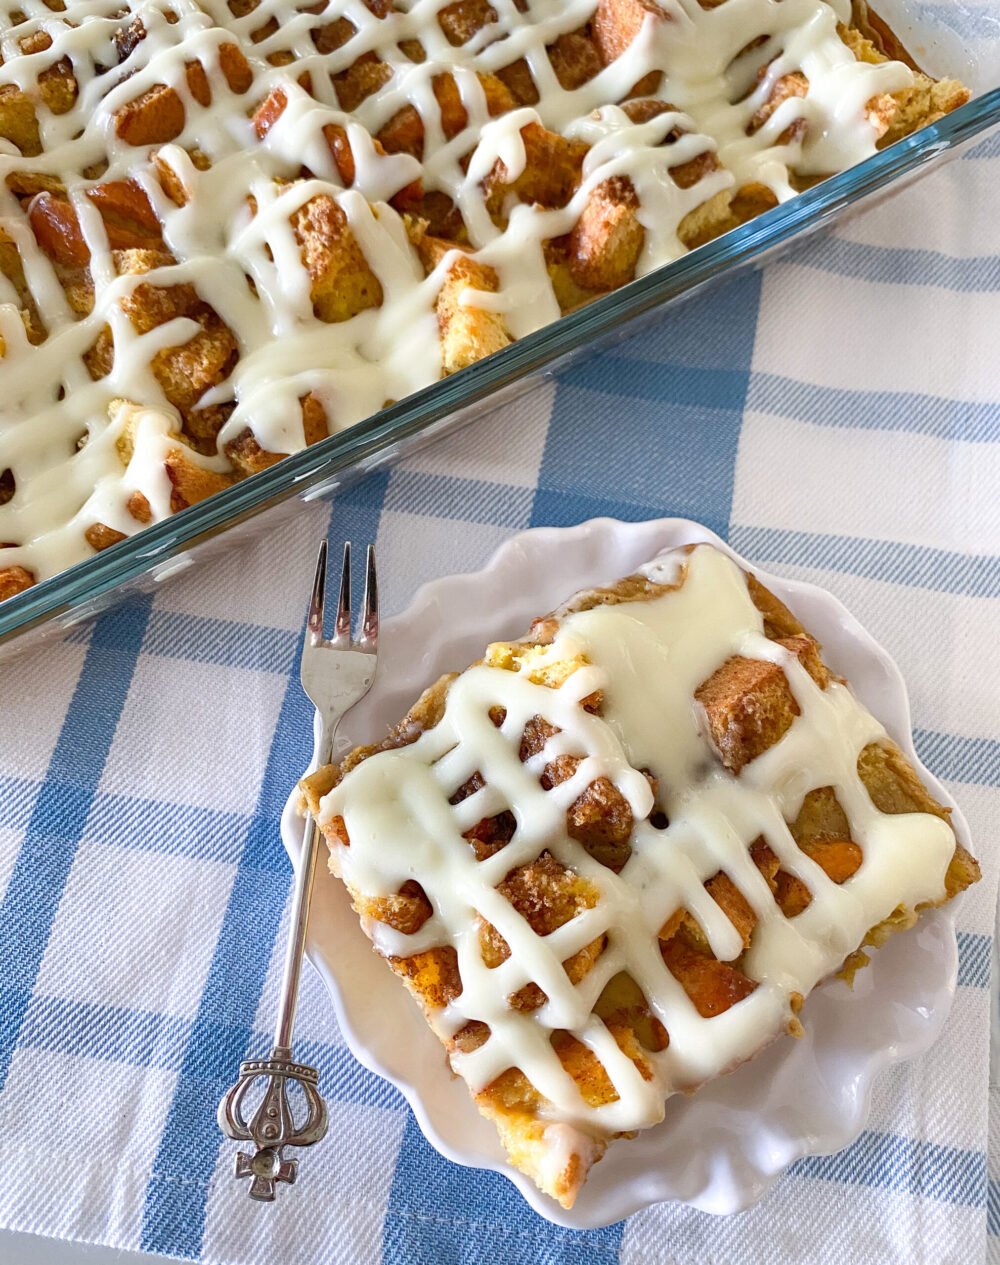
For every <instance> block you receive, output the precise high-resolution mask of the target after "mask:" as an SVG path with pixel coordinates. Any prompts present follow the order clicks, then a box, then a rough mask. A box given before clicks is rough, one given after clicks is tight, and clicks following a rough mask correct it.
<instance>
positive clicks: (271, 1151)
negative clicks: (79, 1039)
mask: <svg viewBox="0 0 1000 1265" xmlns="http://www.w3.org/2000/svg"><path fill="white" fill-rule="evenodd" d="M326 569H327V547H326V541H325V540H324V541H323V543H322V544H321V545H320V549H319V558H318V559H317V562H316V577H315V579H314V581H313V590H312V598H311V599H310V602H309V617H308V620H307V623H306V637H305V642H304V643H303V646H302V661H301V664H300V668H299V673H300V677H301V680H302V688H303V689H304V690H305V692H306V694H307V695H308V696H309V698H310V700H311V701H312V703H313V705H314V706H315V708H316V715H317V717H318V718H319V737H318V742H317V756H318V760H319V764H320V765H324V764H329V762H330V759H331V757H332V755H333V741H334V738H335V737H336V733H337V726H338V725H339V724H340V722H341V720H342V719H343V717H344V715H345V714H346V713H347V712H348V711H350V709H351V708H352V707H353V706H354V704H355V703H357V702H358V701H359V700H360V699H362V698H364V696H365V695H366V694H367V693H368V691H369V689H370V688H371V683H372V681H373V680H374V679H375V664H376V647H377V644H378V582H377V580H376V576H375V550H374V548H373V547H372V546H371V545H369V546H368V558H367V568H366V573H365V596H364V605H363V611H362V616H361V636H360V637H359V639H358V640H357V641H352V640H351V544H350V541H348V542H347V544H345V545H344V563H343V568H342V570H341V576H340V596H339V598H338V599H337V617H336V620H335V622H334V633H333V638H332V639H331V640H326V639H325V638H324V636H323V610H324V606H325V595H326ZM318 856H319V839H318V836H317V830H316V823H315V821H314V820H313V818H312V817H311V816H310V817H308V818H307V819H306V828H305V834H304V837H303V841H302V853H301V855H300V857H299V865H298V868H297V870H296V873H295V890H294V893H293V896H292V915H291V930H290V933H289V937H288V944H287V946H286V948H285V969H284V976H283V978H282V982H281V1002H280V1005H279V1008H278V1021H277V1024H276V1025H275V1030H274V1048H273V1049H272V1050H271V1057H270V1058H267V1059H248V1060H246V1061H245V1062H243V1063H241V1064H240V1075H239V1079H238V1080H237V1081H236V1083H235V1085H233V1086H232V1087H231V1088H230V1089H229V1090H228V1091H227V1093H226V1095H225V1096H224V1098H223V1099H222V1101H221V1102H220V1103H219V1111H218V1121H219V1128H220V1129H221V1130H222V1132H223V1133H224V1134H225V1135H226V1136H227V1137H229V1138H232V1139H233V1141H234V1142H252V1143H253V1144H254V1146H255V1148H256V1150H255V1153H254V1154H253V1155H247V1154H245V1153H244V1152H242V1151H240V1152H239V1153H238V1154H237V1156H236V1176H237V1177H239V1178H242V1177H249V1178H250V1187H249V1194H250V1198H251V1199H260V1200H265V1201H267V1202H270V1201H271V1200H273V1199H274V1195H275V1190H276V1187H277V1184H278V1183H279V1182H288V1183H292V1182H294V1181H295V1176H296V1169H297V1166H298V1161H297V1160H286V1159H285V1158H284V1155H283V1149H284V1148H285V1147H286V1146H312V1145H313V1143H314V1142H319V1141H320V1140H321V1139H322V1138H323V1137H324V1136H325V1134H326V1129H327V1123H328V1118H327V1110H326V1104H325V1103H324V1102H323V1099H322V1098H321V1097H320V1094H319V1076H318V1074H317V1072H316V1069H315V1068H312V1067H308V1066H307V1065H306V1064H305V1063H296V1062H294V1061H293V1059H292V1028H293V1026H294V1023H295V1011H296V1007H297V1004H298V999H299V980H300V978H301V975H302V957H303V953H304V951H305V941H306V926H307V924H308V921H309V907H310V904H311V901H312V889H313V880H314V878H315V875H316V861H317V857H318ZM259 1079H263V1080H264V1081H265V1082H266V1088H265V1091H264V1097H263V1099H262V1100H261V1103H260V1106H259V1107H257V1109H256V1111H255V1112H254V1113H253V1115H252V1116H251V1117H250V1119H249V1120H247V1119H246V1116H245V1115H244V1111H243V1106H244V1101H245V1099H246V1096H247V1094H248V1092H249V1090H250V1088H251V1086H252V1085H253V1084H254V1082H255V1081H257V1080H259ZM290 1081H293V1082H295V1083H297V1084H298V1085H299V1087H300V1088H301V1090H302V1093H303V1096H304V1099H305V1117H304V1119H303V1120H301V1121H300V1122H298V1123H297V1122H296V1119H295V1113H294V1112H293V1110H292V1107H291V1105H290V1103H289V1100H288V1085H289V1082H290Z"/></svg>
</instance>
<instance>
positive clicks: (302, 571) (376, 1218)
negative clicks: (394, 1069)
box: [0, 138, 1000, 1265]
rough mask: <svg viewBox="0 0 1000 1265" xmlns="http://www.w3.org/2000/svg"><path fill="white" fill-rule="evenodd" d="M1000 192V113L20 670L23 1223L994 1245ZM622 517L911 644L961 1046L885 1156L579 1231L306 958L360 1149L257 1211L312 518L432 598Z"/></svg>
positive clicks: (776, 1261)
mask: <svg viewBox="0 0 1000 1265" xmlns="http://www.w3.org/2000/svg"><path fill="white" fill-rule="evenodd" d="M998 183H1000V143H998V141H997V139H996V138H994V139H992V140H987V141H985V142H983V143H982V144H980V146H979V147H978V148H977V149H975V150H974V151H972V152H971V153H970V154H968V155H967V157H966V158H965V160H964V161H960V162H956V163H954V164H952V165H951V166H950V167H949V168H946V169H944V170H942V171H940V172H939V173H937V174H936V175H934V176H933V177H932V178H930V179H929V180H927V181H926V182H924V183H923V184H921V185H919V186H917V187H915V188H914V189H912V190H910V191H908V192H907V193H905V194H903V195H902V196H900V197H899V198H898V199H897V200H896V201H894V202H892V203H889V204H887V205H885V206H884V207H882V208H880V209H879V210H878V211H877V212H875V213H872V214H869V215H868V216H866V217H864V218H861V219H858V220H856V221H854V222H852V223H850V224H849V225H848V226H846V227H845V228H843V229H841V230H840V231H839V232H838V234H837V235H836V236H834V237H832V238H828V239H826V240H823V241H820V242H817V243H816V244H814V245H811V246H810V247H809V248H808V250H807V251H806V252H805V253H802V254H799V255H798V257H796V258H794V259H792V260H790V261H788V262H778V263H774V264H772V265H770V266H769V267H768V268H767V269H766V270H765V271H764V272H763V273H762V274H754V275H751V276H745V277H742V278H740V279H738V280H736V281H734V282H732V283H730V284H729V285H728V286H727V287H726V288H724V289H721V290H719V291H717V292H715V293H714V294H712V295H710V296H708V297H707V298H705V299H704V300H700V301H697V302H692V303H691V304H689V305H687V306H685V307H684V308H682V309H681V310H680V311H679V312H677V313H676V314H673V315H671V316H670V317H669V318H667V319H665V320H663V321H661V322H660V323H659V324H658V325H656V326H655V327H653V328H650V329H647V330H646V331H644V332H643V333H641V334H639V335H637V336H635V337H634V338H633V339H632V340H631V341H629V342H626V343H623V344H621V345H620V346H619V347H618V348H617V349H615V350H614V351H612V352H609V353H607V354H604V355H600V356H591V357H588V358H585V359H581V360H580V361H578V362H577V364H576V365H575V366H573V367H571V368H570V369H568V370H567V371H566V372H565V373H563V374H562V376H560V377H559V378H558V379H557V380H555V381H552V382H549V383H547V384H545V385H543V386H540V387H539V388H538V389H537V391H535V393H534V394H532V395H530V396H529V397H527V398H525V399H523V400H522V401H520V402H518V403H516V404H515V405H513V406H511V407H509V408H507V409H505V410H504V411H502V412H498V413H497V414H495V415H493V416H492V417H490V418H485V419H482V420H480V421H479V422H478V423H477V424H476V425H474V426H472V427H471V428H469V429H467V430H465V431H464V432H462V433H460V434H458V435H456V436H454V437H452V438H450V439H449V440H447V441H445V442H442V443H440V444H438V445H437V446H436V447H433V448H431V449H428V450H427V451H426V452H424V453H422V454H421V455H419V456H417V457H415V458H413V459H411V460H409V461H408V462H406V463H405V464H404V465H402V466H400V467H398V468H397V469H395V470H394V471H393V472H392V473H389V474H380V475H378V476H375V477H372V478H370V479H369V480H368V481H367V482H366V483H364V484H362V485H360V486H358V487H356V488H355V489H353V490H352V491H349V492H348V493H346V494H344V495H342V496H341V497H340V498H339V499H338V500H337V502H336V504H335V505H334V507H333V512H332V520H331V521H329V522H328V517H329V515H330V510H329V507H326V506H320V505H312V506H309V507H304V508H303V509H302V512H301V515H300V517H299V518H298V519H297V520H296V521H295V522H293V523H291V524H289V525H286V526H284V527H282V528H281V529H280V531H278V532H276V533H275V534H274V535H272V536H271V537H270V538H269V539H266V540H264V541H263V542H262V543H257V544H254V545H251V546H245V547H242V548H240V549H238V550H236V551H235V552H233V553H232V554H231V555H230V556H228V557H224V558H222V559H220V560H217V561H216V562H215V563H214V565H213V566H212V567H211V568H210V569H206V570H205V573H204V574H198V573H197V572H198V570H199V569H198V568H194V569H193V570H192V572H191V573H190V574H189V575H188V576H183V577H180V578H178V579H177V580H175V581H174V582H172V583H171V584H169V585H164V586H163V588H162V590H161V591H159V592H158V593H157V594H156V596H155V597H154V598H151V599H147V600H145V601H144V602H141V603H139V604H138V605H132V606H129V607H126V608H121V609H118V610H116V611H112V612H110V613H106V614H103V615H101V616H100V617H99V619H98V620H97V622H96V624H94V625H93V626H91V627H90V628H88V629H86V630H84V631H82V632H80V633H79V634H76V635H72V636H69V637H68V638H67V639H66V640H64V641H63V642H61V643H59V644H51V645H46V646H43V647H42V648H40V649H38V650H37V651H35V652H33V653H30V654H28V655H27V656H26V657H24V658H22V659H20V660H19V661H16V662H14V663H11V664H9V665H7V666H4V667H3V668H2V669H0V700H2V701H0V725H2V729H0V733H2V742H0V1157H2V1161H3V1162H2V1164H0V1225H2V1226H6V1227H12V1228H17V1229H22V1230H30V1231H35V1232H37V1233H41V1234H49V1235H58V1236H62V1237H74V1238H80V1239H84V1240H90V1241H94V1242H101V1243H105V1244H111V1245H116V1246H120V1247H126V1248H142V1249H145V1250H147V1251H151V1252H160V1253H165V1254H168V1255H174V1256H178V1257H184V1258H189V1259H201V1260H204V1261H208V1262H224V1263H226V1265H230V1263H231V1265H299V1263H303V1265H313V1263H314V1262H315V1263H319V1262H323V1263H324V1265H374V1262H377V1261H386V1262H390V1263H391V1265H475V1263H477V1262H494V1263H498V1265H522V1263H523V1265H539V1263H540V1262H551V1263H553V1265H554V1263H559V1265H571V1263H572V1265H584V1263H586V1265H591V1263H594V1265H611V1262H617V1261H621V1262H622V1263H623V1265H631V1263H633V1262H643V1263H644V1265H723V1263H725V1265H793V1263H796V1265H799V1263H802V1265H805V1263H807V1265H823V1263H831V1265H845V1263H853V1262H862V1261H863V1262H865V1265H897V1263H904V1262H905V1263H906V1265H924V1263H926V1265H970V1263H974V1262H979V1261H983V1260H984V1259H986V1258H987V1256H988V1253H989V1246H990V1243H991V1240H992V1243H993V1244H997V1243H1000V1164H998V1166H997V1167H996V1168H993V1169H991V1164H990V1160H989V1158H988V1147H987V1123H988V1121H987V1117H988V1110H987V1106H988V1088H987V1069H988V1027H989V1022H988V1020H989V982H990V949H991V942H992V934H993V914H994V902H995V896H996V884H997V868H998V867H997V847H996V842H995V838H994V836H995V833H996V823H997V820H998V818H1000V741H998V738H997V717H998V716H1000V680H998V676H997V672H996V670H995V656H996V653H997V646H998V645H1000V500H998V496H997V489H998V488H1000V353H998V350H997V348H998V345H1000V220H998V218H997V205H996V196H995V194H996V189H997V187H998ZM602 514H609V515H614V516H618V517H621V518H626V519H641V518H649V517H658V516H662V515H670V514H677V515H685V516H689V517H691V518H695V519H699V520H701V521H703V522H705V523H707V524H708V525H709V526H711V527H713V528H714V529H715V530H716V531H718V532H720V533H722V534H723V535H725V536H727V537H728V538H729V539H730V540H731V541H732V543H733V544H734V546H735V547H736V548H737V549H738V550H740V551H741V552H743V553H744V554H746V555H747V556H749V557H750V558H751V559H752V560H754V561H756V562H758V563H759V564H760V565H762V566H764V567H766V568H768V569H771V570H775V571H780V572H783V573H786V574H788V575H792V576H795V577H802V578H807V579H810V580H814V581H816V582H818V583H820V584H822V585H824V586H826V587H828V588H829V589H831V590H832V591H833V592H834V593H836V594H837V595H838V596H839V597H841V598H842V599H843V600H844V601H845V602H846V603H847V604H848V605H849V606H850V607H851V609H852V610H854V611H855V612H856V613H857V615H858V616H859V617H860V618H861V620H862V621H863V622H864V623H865V624H866V625H867V626H868V627H869V628H870V629H871V630H872V632H873V633H874V634H875V635H876V636H877V637H878V638H879V639H880V640H882V641H883V642H884V643H885V644H886V645H887V646H888V647H889V648H890V649H891V651H892V652H893V654H894V655H895V656H896V657H897V658H898V660H899V662H900V665H901V667H902V669H903V672H904V675H905V676H906V677H907V679H908V682H909V686H910V691H911V698H912V703H913V711H914V722H915V725H916V729H917V745H918V747H919V748H920V751H921V753H922V756H923V757H924V759H925V760H926V761H927V763H928V764H929V765H930V767H931V768H933V769H934V770H935V771H936V772H937V773H938V774H939V775H940V776H942V777H943V778H945V779H947V780H948V781H949V783H950V785H951V786H952V788H953V790H954V793H955V795H956V796H957V797H958V799H959V800H960V802H961V803H962V805H963V807H964V809H965V812H966V814H967V816H968V818H969V820H970V823H971V826H972V829H973V833H974V838H975V839H976V842H977V845H978V851H979V855H980V856H981V857H982V858H983V861H984V863H985V867H984V868H985V878H984V881H983V882H982V883H981V884H980V885H979V886H978V887H977V888H975V889H973V890H972V891H971V892H970V893H969V894H968V896H967V897H966V899H965V900H964V902H963V903H962V906H961V911H960V913H959V927H960V931H959V947H960V950H961V966H960V974H959V988H958V995H957V998H956V1001H955V1006H954V1011H953V1013H952V1015H951V1018H950V1019H949V1021H948V1024H947V1026H946V1028H945V1031H944V1034H943V1036H942V1037H941V1039H940V1040H939V1041H938V1043H937V1045H936V1046H935V1048H934V1049H933V1050H932V1051H931V1052H930V1053H928V1054H926V1055H925V1056H924V1057H922V1058H920V1059H917V1060H916V1061H915V1062H912V1063H908V1064H905V1065H903V1066H900V1067H896V1068H894V1069H892V1070H891V1071H889V1072H887V1073H885V1074H883V1075H882V1077H881V1078H880V1079H879V1080H878V1082H877V1085H876V1089H875V1094H874V1101H873V1104H872V1111H871V1118H870V1121H869V1124H868V1128H867V1130H866V1131H865V1132H864V1134H863V1135H862V1136H861V1138H860V1139H859V1140H858V1141H857V1142H856V1143H855V1144H854V1145H853V1146H852V1147H850V1148H849V1149H848V1150H847V1151H845V1152H843V1153H841V1154H839V1155H835V1156H832V1157H829V1158H813V1159H807V1160H805V1161H803V1162H801V1163H799V1164H797V1165H796V1166H795V1167H794V1168H793V1169H792V1170H791V1172H790V1173H789V1174H788V1175H787V1176H786V1177H784V1178H783V1179H782V1180H781V1181H780V1182H779V1183H778V1184H777V1186H776V1187H775V1188H774V1189H773V1190H772V1191H771V1193H770V1194H768V1195H767V1196H766V1198H765V1199H764V1200H763V1202H762V1203H761V1204H760V1205H759V1206H758V1207H757V1208H755V1209H753V1210H752V1211H750V1212H747V1213H745V1214H742V1215H740V1216H735V1217H730V1218H727V1219H715V1218H712V1217H711V1216H708V1215H705V1214H701V1213H697V1212H693V1211H691V1210H689V1209H686V1208H684V1207H676V1206H670V1205H663V1206H660V1207H657V1208H653V1209H650V1210H649V1211H647V1212H644V1213H641V1214H639V1215H637V1216H635V1217H632V1218H631V1219H630V1220H628V1221H627V1222H624V1223H622V1224H619V1225H615V1226H611V1227H610V1228H608V1229H604V1230H600V1231H593V1232H587V1233H575V1232H572V1231H567V1230H562V1229H558V1228H556V1227H554V1226H552V1225H550V1224H548V1223H547V1222H544V1221H542V1220H541V1219H540V1218H538V1217H537V1216H536V1215H535V1214H534V1213H532V1212H531V1211H530V1210H529V1209H528V1208H527V1206H526V1205H525V1204H524V1203H523V1202H522V1201H521V1199H520V1197H519V1196H518V1195H517V1193H516V1192H515V1190H514V1188H513V1187H512V1186H511V1185H510V1184H509V1183H507V1182H506V1181H504V1179H502V1178H501V1177H498V1176H496V1175H494V1174H486V1173H480V1172H476V1171H473V1170H469V1169H462V1168H458V1167H455V1166H453V1165H451V1164H449V1163H448V1162H447V1161H445V1160H443V1159H441V1158H440V1157H439V1156H438V1155H437V1154H436V1153H435V1152H434V1151H433V1150H432V1149H431V1148H430V1147H429V1146H428V1145H427V1143H426V1142H425V1141H424V1140H423V1137H422V1136H421V1134H420V1131H419V1129H418V1128H417V1126H416V1123H415V1121H414V1119H413V1117H412V1115H411V1114H410V1112H409V1110H408V1108H407V1107H406V1105H405V1104H404V1102H403V1101H402V1099H401V1098H400V1096H399V1095H398V1094H397V1093H396V1092H395V1091H394V1090H393V1089H392V1088H390V1087H388V1086H387V1085H385V1084H383V1083H382V1082H380V1081H379V1080H377V1079H376V1078H375V1077H373V1076H372V1075H370V1074H369V1073H367V1072H366V1071H364V1070H363V1069H362V1068H361V1067H360V1066H359V1065H358V1064H356V1063H355V1061H354V1060H353V1058H352V1057H351V1055H350V1054H349V1053H348V1051H347V1050H346V1048H345V1047H344V1045H343V1042H342V1040H341V1038H340V1036H339V1034H338V1032H337V1028H336V1025H335V1022H334V1019H333V1016H332V1012H331V1008H330V1006H329V1004H328V1002H327V999H326V997H325V995H324V994H323V992H322V989H321V987H320V985H319V983H318V982H317V980H316V979H315V977H313V976H312V974H311V972H310V973H308V974H309V978H308V979H307V981H306V989H305V996H304V998H303V1002H302V1006H301V1011H300V1015H301V1019H300V1032H299V1035H300V1041H301V1044H300V1046H299V1053H300V1055H301V1056H302V1057H303V1058H304V1059H306V1060H307V1061H309V1062H312V1063H316V1064H318V1065H319V1067H320V1068H321V1071H322V1076H323V1082H324V1088H325V1092H326V1094H327V1096H328V1098H329V1101H330V1105H331V1116H332V1121H331V1129H330V1136H329V1139H328V1141H327V1142H326V1143H325V1144H324V1145H323V1146H322V1147H319V1148H317V1149H316V1150H315V1151H314V1152H311V1153H310V1154H309V1155H308V1157H307V1162H306V1163H305V1164H304V1165H303V1168H302V1176H301V1179H300V1184H299V1186H298V1187H297V1188H296V1190H295V1191H294V1192H293V1193H292V1192H287V1191H286V1192H285V1196H284V1198H282V1199H280V1200H279V1201H278V1202H277V1203H276V1204H275V1205H273V1206H271V1207H269V1208H263V1207H260V1206H254V1205H251V1204H250V1203H249V1202H248V1201H247V1199H246V1192H245V1190H244V1189H243V1188H242V1187H239V1186H237V1184H236V1183H235V1182H234V1181H233V1180H232V1177H231V1167H232V1163H233V1148H232V1146H231V1145H229V1144H223V1143H222V1142H221V1139H220V1135H219V1133H218V1130H217V1128H216V1125H215V1106H216V1103H217V1101H218V1098H219V1096H220V1093H221V1092H222V1090H223V1088H224V1087H225V1085H226V1084H227V1082H228V1081H229V1079H230V1078H231V1076H232V1074H233V1072H234V1069H235V1068H236V1066H237V1064H238V1062H239V1060H240V1058H241V1057H243V1056H244V1055H245V1054H246V1053H247V1051H248V1050H253V1051H255V1052H261V1051H263V1050H264V1049H265V1048H266V1046H267V1044H268V1034H269V1030H270V1023H271V1017H272V1014H273V1007H274V1001H275V994H276V991H277V978H278V970H279V957H280V943H281V941H280V932H281V924H282V919H283V916H284V914H283V911H284V910H285V907H286V904H287V896H288V890H289V878H290V869H289V865H288V862H287V860H286V858H285V855H284V853H283V851H282V849H281V846H280V843H279V841H278V818H279V814H280V811H281V808H282V805H283V803H284V800H285V797H286V795H287V793H288V791H289V788H290V785H291V784H292V782H293V781H294V780H295V778H296V777H297V775H298V774H299V773H300V771H301V770H302V769H303V767H304V766H305V764H306V761H307V759H308V756H309V747H310V739H311V728H310V716H309V712H308V708H307V704H306V701H305V699H304V698H303V696H302V694H301V692H300V690H299V688H298V685H297V682H296V674H295V670H294V669H295V664H296V660H297V645H298V640H299V637H300V630H301V620H302V614H303V595H304V593H305V592H306V591H307V588H308V582H309V572H310V570H311V567H312V560H313V557H314V551H313V548H312V546H311V542H313V541H314V540H315V539H316V538H317V537H318V536H319V535H320V533H321V532H322V531H323V530H324V529H326V530H328V531H329V533H330V535H331V539H332V540H333V541H335V542H337V541H339V540H341V539H343V538H344V537H351V538H353V539H354V540H355V541H358V542H363V541H366V540H376V541H377V544H378V551H379V557H380V563H381V579H382V587H383V592H384V595H385V600H386V603H387V605H388V606H389V608H390V609H399V608H401V607H402V606H404V605H405V604H406V603H407V602H408V601H409V599H410V597H411V595H412V593H413V591H414V589H415V588H416V587H417V586H418V585H419V584H420V583H421V582H422V581H424V580H426V579H429V578H430V577H432V576H435V575H439V574H441V573H445V572H454V571H459V570H468V569H474V568H477V567H479V566H480V565H481V564H482V563H483V562H484V561H485V560H486V558H487V557H488V556H489V554H490V553H491V551H492V550H493V549H494V547H495V546H496V545H497V544H498V543H499V542H500V541H501V540H503V539H504V538H505V537H506V536H508V535H509V534H510V533H512V532H515V531H518V530H520V529H522V528H525V527H528V526H530V525H534V524H570V523H577V522H579V521H581V520H583V519H586V518H589V517H592V516H594V515H602ZM553 596H554V597H558V596H560V595H559V594H554V595H553ZM991 1175H992V1178H993V1180H992V1181H991ZM997 1257H998V1258H1000V1252H998V1253H997ZM12 1265H13V1263H12Z"/></svg>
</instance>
